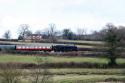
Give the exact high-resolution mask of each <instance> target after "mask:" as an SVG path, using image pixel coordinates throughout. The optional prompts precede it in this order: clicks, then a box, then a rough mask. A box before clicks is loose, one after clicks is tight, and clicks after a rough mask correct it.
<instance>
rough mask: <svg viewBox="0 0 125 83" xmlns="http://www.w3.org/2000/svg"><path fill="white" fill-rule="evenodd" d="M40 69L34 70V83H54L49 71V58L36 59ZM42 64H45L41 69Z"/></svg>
mask: <svg viewBox="0 0 125 83" xmlns="http://www.w3.org/2000/svg"><path fill="white" fill-rule="evenodd" d="M35 61H36V63H37V65H38V67H37V68H36V69H35V70H34V74H33V76H34V80H33V82H32V83H53V80H52V74H51V73H50V71H49V70H48V68H47V66H46V64H47V63H48V60H47V58H44V59H43V58H41V57H39V56H37V57H36V59H35ZM41 64H45V65H44V66H42V67H41Z"/></svg>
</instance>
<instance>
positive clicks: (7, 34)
mask: <svg viewBox="0 0 125 83" xmlns="http://www.w3.org/2000/svg"><path fill="white" fill-rule="evenodd" d="M3 37H4V38H5V39H10V38H11V32H10V30H7V31H6V32H5V33H4V35H3Z"/></svg>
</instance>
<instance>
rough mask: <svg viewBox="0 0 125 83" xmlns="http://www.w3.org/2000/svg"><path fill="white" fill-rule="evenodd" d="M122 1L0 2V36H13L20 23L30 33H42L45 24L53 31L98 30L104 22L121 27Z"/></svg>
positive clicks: (124, 19) (123, 18)
mask: <svg viewBox="0 0 125 83" xmlns="http://www.w3.org/2000/svg"><path fill="white" fill-rule="evenodd" d="M124 4H125V0H0V29H1V30H0V35H1V36H0V37H2V34H3V33H4V32H5V31H6V30H11V32H12V34H13V35H12V36H13V37H16V35H17V30H18V27H19V25H20V24H29V25H30V27H31V30H32V31H35V30H44V29H45V28H47V27H48V24H49V23H55V24H56V26H57V29H59V30H60V29H63V28H71V29H72V30H73V31H76V28H78V27H79V28H85V29H87V31H88V32H90V31H93V30H99V29H101V28H102V27H103V26H105V24H106V23H108V22H111V23H114V24H115V25H125V24H124V23H125V10H124V8H125V5H124Z"/></svg>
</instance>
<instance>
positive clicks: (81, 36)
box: [77, 28, 86, 40]
mask: <svg viewBox="0 0 125 83" xmlns="http://www.w3.org/2000/svg"><path fill="white" fill-rule="evenodd" d="M77 34H78V39H80V40H83V39H84V35H85V34H86V31H85V29H83V28H78V29H77Z"/></svg>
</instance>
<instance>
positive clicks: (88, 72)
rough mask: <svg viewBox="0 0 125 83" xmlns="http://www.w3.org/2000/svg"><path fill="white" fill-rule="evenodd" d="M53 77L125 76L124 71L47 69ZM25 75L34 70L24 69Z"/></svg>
mask: <svg viewBox="0 0 125 83" xmlns="http://www.w3.org/2000/svg"><path fill="white" fill-rule="evenodd" d="M48 70H49V71H50V72H51V73H52V74H53V75H73V74H74V75H125V69H97V68H95V69H89V68H74V69H72V68H61V69H60V68H58V69H48ZM23 71H24V72H25V74H27V75H28V74H30V73H32V72H33V71H34V69H24V70H23Z"/></svg>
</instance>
